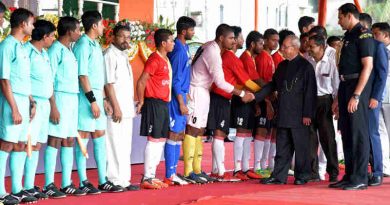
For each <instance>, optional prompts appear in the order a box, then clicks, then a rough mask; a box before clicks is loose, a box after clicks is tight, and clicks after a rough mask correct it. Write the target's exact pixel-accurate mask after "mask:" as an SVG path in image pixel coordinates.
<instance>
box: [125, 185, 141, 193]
mask: <svg viewBox="0 0 390 205" xmlns="http://www.w3.org/2000/svg"><path fill="white" fill-rule="evenodd" d="M125 190H126V191H138V190H140V188H139V186H136V185H131V184H130V185H129V186H127V187H125Z"/></svg>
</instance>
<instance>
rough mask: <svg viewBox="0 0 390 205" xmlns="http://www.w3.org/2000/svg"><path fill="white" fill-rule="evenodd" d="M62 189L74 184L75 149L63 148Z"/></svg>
mask: <svg viewBox="0 0 390 205" xmlns="http://www.w3.org/2000/svg"><path fill="white" fill-rule="evenodd" d="M61 166H62V184H61V185H62V188H64V187H67V186H69V185H70V184H71V183H72V179H71V177H72V168H73V147H61Z"/></svg>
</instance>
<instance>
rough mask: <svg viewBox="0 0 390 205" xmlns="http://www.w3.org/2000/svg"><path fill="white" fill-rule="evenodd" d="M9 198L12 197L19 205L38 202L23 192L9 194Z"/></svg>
mask: <svg viewBox="0 0 390 205" xmlns="http://www.w3.org/2000/svg"><path fill="white" fill-rule="evenodd" d="M11 196H12V197H14V198H15V199H16V200H18V201H19V203H35V202H37V201H38V199H37V198H35V197H34V196H31V195H30V194H29V193H28V192H26V191H24V190H22V191H20V192H19V193H16V194H11Z"/></svg>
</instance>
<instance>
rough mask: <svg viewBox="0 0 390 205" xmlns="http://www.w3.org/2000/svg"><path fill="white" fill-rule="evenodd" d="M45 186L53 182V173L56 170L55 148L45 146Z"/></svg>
mask: <svg viewBox="0 0 390 205" xmlns="http://www.w3.org/2000/svg"><path fill="white" fill-rule="evenodd" d="M44 161H45V186H47V185H49V184H51V183H53V182H54V173H55V171H56V162H57V149H56V148H55V147H52V146H47V147H46V150H45V160H44Z"/></svg>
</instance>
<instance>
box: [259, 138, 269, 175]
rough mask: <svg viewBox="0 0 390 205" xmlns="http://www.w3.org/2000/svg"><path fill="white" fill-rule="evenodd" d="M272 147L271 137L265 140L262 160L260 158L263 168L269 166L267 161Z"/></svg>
mask: <svg viewBox="0 0 390 205" xmlns="http://www.w3.org/2000/svg"><path fill="white" fill-rule="evenodd" d="M270 147H271V140H270V139H266V140H265V141H264V149H263V154H262V156H261V160H260V165H261V169H266V168H267V161H268V155H269V148H270Z"/></svg>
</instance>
